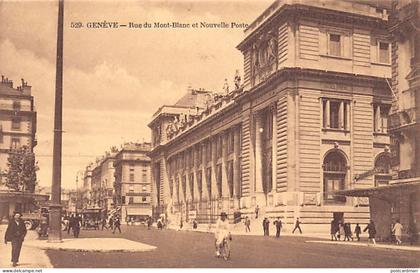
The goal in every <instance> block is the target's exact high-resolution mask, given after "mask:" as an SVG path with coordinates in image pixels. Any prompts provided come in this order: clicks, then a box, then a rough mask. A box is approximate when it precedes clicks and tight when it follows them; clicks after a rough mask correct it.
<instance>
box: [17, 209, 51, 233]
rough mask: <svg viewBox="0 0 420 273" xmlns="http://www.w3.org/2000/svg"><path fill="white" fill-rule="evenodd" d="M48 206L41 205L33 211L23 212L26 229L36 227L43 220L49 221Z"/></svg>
mask: <svg viewBox="0 0 420 273" xmlns="http://www.w3.org/2000/svg"><path fill="white" fill-rule="evenodd" d="M48 217H49V210H48V207H40V208H39V209H37V210H35V211H33V212H24V213H22V220H23V222H24V223H25V225H26V229H35V228H37V227H38V226H40V224H41V222H43V221H48Z"/></svg>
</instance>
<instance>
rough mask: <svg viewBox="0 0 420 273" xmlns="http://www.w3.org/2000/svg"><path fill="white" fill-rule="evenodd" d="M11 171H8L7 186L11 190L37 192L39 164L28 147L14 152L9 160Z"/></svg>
mask: <svg viewBox="0 0 420 273" xmlns="http://www.w3.org/2000/svg"><path fill="white" fill-rule="evenodd" d="M7 161H8V162H7V165H8V167H9V170H8V171H7V179H6V186H7V187H8V188H10V189H14V190H16V191H21V192H30V193H33V192H34V191H35V185H36V172H37V171H38V169H39V168H38V162H36V161H35V154H34V153H33V152H32V151H31V149H29V147H28V146H23V147H21V148H19V149H17V150H13V151H12V152H11V153H10V154H9V158H8V159H7Z"/></svg>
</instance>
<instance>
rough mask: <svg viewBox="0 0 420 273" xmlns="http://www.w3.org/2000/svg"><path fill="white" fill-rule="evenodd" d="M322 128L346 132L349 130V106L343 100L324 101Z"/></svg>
mask: <svg viewBox="0 0 420 273" xmlns="http://www.w3.org/2000/svg"><path fill="white" fill-rule="evenodd" d="M322 108H323V114H322V115H323V128H326V129H330V128H331V129H338V130H346V131H348V130H349V128H350V124H349V120H350V104H349V102H347V101H344V100H335V99H324V100H323V101H322Z"/></svg>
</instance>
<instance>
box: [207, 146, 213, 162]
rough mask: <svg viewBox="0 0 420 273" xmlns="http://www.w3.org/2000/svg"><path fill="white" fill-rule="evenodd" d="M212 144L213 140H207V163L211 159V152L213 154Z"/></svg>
mask: <svg viewBox="0 0 420 273" xmlns="http://www.w3.org/2000/svg"><path fill="white" fill-rule="evenodd" d="M211 146H212V145H211V141H207V143H206V163H208V162H210V161H211V154H212V151H211V148H212V147H211Z"/></svg>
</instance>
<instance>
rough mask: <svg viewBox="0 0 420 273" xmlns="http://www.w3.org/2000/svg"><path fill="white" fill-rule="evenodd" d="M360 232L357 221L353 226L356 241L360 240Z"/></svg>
mask: <svg viewBox="0 0 420 273" xmlns="http://www.w3.org/2000/svg"><path fill="white" fill-rule="evenodd" d="M361 233H362V228H361V227H360V226H359V223H357V224H356V227H355V228H354V234H356V239H357V241H358V242H360V234H361Z"/></svg>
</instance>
